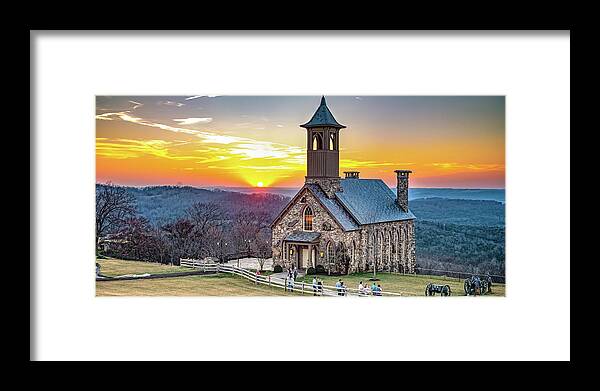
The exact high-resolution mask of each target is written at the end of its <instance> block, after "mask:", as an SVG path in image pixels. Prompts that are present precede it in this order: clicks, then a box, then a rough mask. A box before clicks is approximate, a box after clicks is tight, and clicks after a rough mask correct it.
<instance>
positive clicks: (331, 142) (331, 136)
mask: <svg viewBox="0 0 600 391" xmlns="http://www.w3.org/2000/svg"><path fill="white" fill-rule="evenodd" d="M329 150H330V151H334V150H335V133H329Z"/></svg>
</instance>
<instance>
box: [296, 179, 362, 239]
mask: <svg viewBox="0 0 600 391" xmlns="http://www.w3.org/2000/svg"><path fill="white" fill-rule="evenodd" d="M305 187H306V188H307V189H309V190H310V192H311V193H312V194H313V195H314V196H315V198H317V200H319V202H320V203H321V204H322V205H323V206H324V207H325V208H326V209H327V211H328V212H329V213H330V214H331V215H332V216H333V218H334V219H335V220H336V221H337V222H338V223H339V224H340V225H341V226H342V229H343V230H344V231H354V230H357V229H359V226H358V224H356V221H354V219H353V218H352V216H350V215H349V214H348V212H346V211H345V210H344V208H343V207H342V206H341V205H340V204H339V202H338V201H337V200H336V199H333V198H328V197H327V195H326V194H325V193H324V192H323V190H321V187H320V186H319V185H316V184H312V183H311V184H307V185H305Z"/></svg>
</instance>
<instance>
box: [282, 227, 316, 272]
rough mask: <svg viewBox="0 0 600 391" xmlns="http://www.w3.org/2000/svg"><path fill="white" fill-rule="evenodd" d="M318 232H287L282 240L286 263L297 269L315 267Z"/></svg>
mask: <svg viewBox="0 0 600 391" xmlns="http://www.w3.org/2000/svg"><path fill="white" fill-rule="evenodd" d="M320 236H321V234H320V233H318V232H306V231H297V232H292V233H291V234H289V235H288V236H287V237H286V238H285V239H284V241H283V246H284V254H285V258H286V260H287V262H286V264H288V265H290V266H295V267H296V268H298V269H307V268H309V267H316V264H317V246H318V242H319V237H320Z"/></svg>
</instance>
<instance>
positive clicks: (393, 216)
mask: <svg viewBox="0 0 600 391" xmlns="http://www.w3.org/2000/svg"><path fill="white" fill-rule="evenodd" d="M32 44H33V49H32V50H33V51H34V52H35V63H34V64H32V69H33V72H34V75H35V86H34V88H33V90H34V92H35V96H34V99H35V106H34V107H35V115H34V116H33V118H34V121H33V122H34V124H33V128H34V129H35V132H34V134H35V137H34V142H35V143H36V145H37V149H36V151H38V154H37V158H36V160H35V166H34V167H33V170H35V172H36V175H35V178H36V185H35V189H34V190H35V205H36V212H37V213H36V215H37V216H36V224H35V230H36V243H35V257H34V261H33V262H34V265H35V267H34V268H33V273H34V274H35V279H34V280H35V281H37V283H36V286H35V287H34V289H33V300H34V301H35V307H34V308H35V317H34V324H32V329H33V330H34V332H33V333H34V334H33V335H34V340H35V344H34V347H33V350H32V353H31V356H32V357H31V358H32V359H34V360H42V361H45V360H115V359H118V360H160V361H163V360H209V361H213V360H252V361H264V360H284V361H288V360H301V361H312V360H314V357H315V349H317V351H318V352H319V357H320V360H325V361H340V360H341V361H354V360H359V361H362V360H363V359H365V358H366V357H361V355H362V353H361V354H358V355H357V354H356V352H357V351H361V352H363V353H364V354H366V355H368V356H375V357H377V360H388V361H415V360H416V361H421V360H424V361H427V360H432V359H434V360H451V361H473V360H476V361H505V360H553V361H554V360H556V361H568V360H570V334H569V333H570V325H569V322H570V306H569V300H570V282H569V275H570V271H569V270H570V261H569V260H570V243H569V235H568V233H569V232H570V228H569V227H570V204H569V202H570V201H569V193H570V179H569V178H570V155H569V138H570V135H569V132H570V73H569V72H570V36H569V32H568V31H564V32H551V33H548V34H542V33H532V32H523V33H522V34H515V33H511V34H502V33H481V34H477V33H466V32H460V33H459V32H446V33H440V34H431V33H425V32H385V33H383V32H381V33H379V32H377V33H373V32H371V33H369V34H364V35H362V34H360V33H358V32H349V33H347V34H340V33H335V32H322V33H314V32H313V33H310V34H308V33H307V34H301V33H298V32H296V33H281V34H270V33H267V32H261V33H259V32H254V33H248V34H239V35H237V34H233V33H219V32H211V33H208V32H202V31H197V32H172V33H165V34H164V35H161V34H157V33H153V34H139V33H135V34H134V33H126V32H119V33H116V32H111V33H106V34H103V33H82V34H70V33H68V32H65V33H45V32H33V33H32ZM309 54H310V55H309ZM550 211H554V212H558V211H560V213H554V212H552V213H550ZM559 228H560V229H559ZM65 232H68V240H66V238H65V236H64V234H65ZM565 232H566V234H565ZM542 286H554V287H556V286H560V287H561V289H552V290H544V293H543V294H542V293H541V291H540V289H541V288H540V287H542ZM232 335H235V336H236V339H235V340H236V342H235V343H231V342H230V339H228V338H226V337H227V336H232ZM190 336H194V337H193V338H189V337H190ZM209 336H210V337H209ZM179 338H185V340H186V343H185V344H171V343H168V341H173V340H174V339H179ZM106 341H110V344H106ZM151 341H154V342H153V343H151ZM156 341H160V343H158V344H157V343H156ZM257 341H258V345H259V346H262V347H264V348H257ZM318 341H322V342H318ZM373 341H376V343H375V345H374V347H369V348H364V349H363V347H365V346H371V344H372V343H373ZM525 341H526V343H525ZM550 341H551V343H550ZM280 343H284V344H287V345H286V346H288V345H289V346H294V349H293V353H291V351H292V350H290V354H289V355H284V357H282V355H281V354H280V353H281V352H276V351H275V350H274V349H269V348H268V347H269V346H274V345H277V344H280ZM315 344H316V345H315ZM473 344H475V345H481V344H483V345H485V346H486V348H485V349H483V350H482V351H479V353H478V355H477V356H473V354H472V352H471V351H470V350H469V349H464V347H465V346H472V345H473ZM359 347H360V348H359ZM434 352H435V354H434Z"/></svg>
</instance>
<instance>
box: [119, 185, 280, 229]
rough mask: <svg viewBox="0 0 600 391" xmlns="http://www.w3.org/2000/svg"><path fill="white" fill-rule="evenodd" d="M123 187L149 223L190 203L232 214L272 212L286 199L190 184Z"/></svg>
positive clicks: (172, 215) (163, 220) (166, 218)
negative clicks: (213, 205)
mask: <svg viewBox="0 0 600 391" xmlns="http://www.w3.org/2000/svg"><path fill="white" fill-rule="evenodd" d="M125 189H126V190H127V192H129V193H130V194H131V195H133V197H134V198H135V201H136V208H137V211H138V213H139V214H140V215H142V216H144V217H145V218H147V219H148V220H149V221H150V222H151V223H152V224H166V223H169V222H172V221H174V220H176V219H178V218H180V217H182V216H183V215H184V214H185V213H186V211H187V210H188V209H189V208H190V207H191V206H192V205H193V204H194V203H198V202H200V203H219V204H221V205H223V206H224V207H226V208H227V209H228V210H229V211H230V212H231V213H232V214H235V213H236V212H238V211H241V210H245V209H252V210H253V211H255V212H259V213H262V212H266V213H267V214H268V215H273V213H275V212H274V211H279V210H281V209H282V208H283V206H284V205H285V204H286V203H287V201H288V200H289V198H287V197H285V196H282V195H278V194H270V193H254V194H243V193H237V192H231V191H223V190H206V189H199V188H196V187H191V186H150V187H143V188H136V187H126V188H125ZM275 215H276V213H275ZM273 216H274V215H273Z"/></svg>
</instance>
